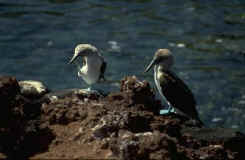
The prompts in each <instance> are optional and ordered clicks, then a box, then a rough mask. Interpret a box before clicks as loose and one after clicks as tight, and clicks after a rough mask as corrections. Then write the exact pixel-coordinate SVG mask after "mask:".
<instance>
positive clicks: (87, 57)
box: [69, 44, 106, 91]
mask: <svg viewBox="0 0 245 160" xmlns="http://www.w3.org/2000/svg"><path fill="white" fill-rule="evenodd" d="M79 56H80V57H82V66H81V64H80V63H81V62H77V61H76V62H77V63H76V65H77V67H78V76H79V77H82V78H83V80H84V81H85V82H86V83H87V84H88V85H89V88H88V91H91V85H92V84H94V83H97V82H99V81H100V80H105V77H104V73H105V69H106V62H105V61H104V58H103V57H102V55H101V54H100V53H99V52H98V49H97V48H96V47H94V46H92V45H90V44H78V45H77V46H76V48H75V52H74V55H73V57H72V59H71V60H70V62H69V64H71V63H73V62H74V61H75V60H76V59H77V58H78V57H79Z"/></svg>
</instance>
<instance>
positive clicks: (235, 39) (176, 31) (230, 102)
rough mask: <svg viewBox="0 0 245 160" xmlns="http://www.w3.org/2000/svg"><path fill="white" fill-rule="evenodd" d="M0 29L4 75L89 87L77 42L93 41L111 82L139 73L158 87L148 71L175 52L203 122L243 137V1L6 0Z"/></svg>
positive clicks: (0, 5)
mask: <svg viewBox="0 0 245 160" xmlns="http://www.w3.org/2000/svg"><path fill="white" fill-rule="evenodd" d="M0 24H1V25H0V54H1V59H0V63H1V65H0V74H2V75H13V76H16V77H17V79H18V80H26V79H34V80H41V81H43V82H45V83H46V84H47V85H48V86H49V88H51V89H53V90H57V89H65V88H78V87H80V88H84V87H86V84H85V83H84V82H83V81H82V80H79V79H78V78H77V77H76V75H77V74H76V68H75V67H74V66H72V65H67V62H68V60H69V59H70V58H71V56H72V54H73V49H74V47H75V45H76V44H78V43H91V44H94V45H96V46H97V47H98V48H99V49H100V50H101V51H102V53H103V55H104V57H105V59H106V61H107V62H108V68H107V72H106V76H107V77H108V79H111V80H120V79H121V78H122V77H124V76H126V75H136V76H137V77H138V78H140V79H142V80H143V79H146V80H148V81H150V82H151V83H152V85H153V73H152V72H149V73H147V74H143V73H142V72H143V70H144V67H145V66H146V65H147V64H148V63H149V62H150V60H151V58H152V56H153V54H154V52H155V51H156V50H157V49H158V48H169V49H170V50H171V51H172V52H173V53H174V56H175V60H176V64H175V67H174V71H176V73H177V74H178V75H179V77H181V78H182V79H183V80H184V81H185V82H186V83H187V84H188V85H189V86H190V88H191V90H192V91H193V93H194V94H195V97H196V100H197V103H198V106H197V108H198V111H199V113H200V116H201V119H203V121H204V122H205V123H206V124H208V125H209V126H223V127H229V128H238V129H240V130H242V131H245V2H244V1H243V0H234V1H228V0H219V1H208V0H198V1H197V0H196V1H193V0H182V1H178V0H154V1H153V0H134V1H129V0H103V1H102V0H82V1H81V0H36V1H32V0H21V1H19V0H11V1H8V0H0ZM102 89H108V87H107V86H102ZM109 89H111V90H113V89H115V87H114V88H113V87H110V88H109Z"/></svg>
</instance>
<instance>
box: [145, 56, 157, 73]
mask: <svg viewBox="0 0 245 160" xmlns="http://www.w3.org/2000/svg"><path fill="white" fill-rule="evenodd" d="M155 63H156V58H153V59H152V61H151V63H150V64H149V65H148V66H147V67H146V69H145V71H144V73H146V72H148V71H149V70H150V69H151V67H152V66H153V65H154V64H155Z"/></svg>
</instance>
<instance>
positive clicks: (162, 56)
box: [145, 49, 174, 72]
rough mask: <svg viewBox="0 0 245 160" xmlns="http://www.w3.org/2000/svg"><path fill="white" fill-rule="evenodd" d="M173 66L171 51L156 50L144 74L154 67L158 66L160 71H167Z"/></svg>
mask: <svg viewBox="0 0 245 160" xmlns="http://www.w3.org/2000/svg"><path fill="white" fill-rule="evenodd" d="M173 64H174V58H173V55H172V53H171V51H170V50H168V49H158V50H157V51H156V52H155V55H154V57H153V59H152V61H151V63H150V64H149V65H148V66H147V67H146V69H145V72H148V71H149V70H150V69H151V67H152V66H154V65H160V66H161V67H162V69H164V70H169V69H170V68H171V66H172V65H173Z"/></svg>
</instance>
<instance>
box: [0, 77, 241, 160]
mask: <svg viewBox="0 0 245 160" xmlns="http://www.w3.org/2000/svg"><path fill="white" fill-rule="evenodd" d="M0 99H1V103H2V104H4V105H1V108H2V111H1V112H0V114H1V117H0V118H1V119H2V120H1V121H0V158H4V157H10V158H12V157H13V155H15V156H14V158H15V157H17V158H23V157H24V158H26V157H30V158H34V159H52V158H55V159H61V158H66V159H71V158H97V159H98V158H100V159H166V160H167V159H169V160H170V159H171V160H172V159H173V160H175V159H176V160H188V159H190V160H196V159H204V160H223V159H235V160H237V159H244V156H245V152H244V151H243V146H244V144H245V135H244V134H242V133H240V132H236V131H234V130H232V129H224V128H205V127H203V128H200V127H199V126H197V125H195V124H193V123H192V121H191V120H189V119H188V118H186V117H183V116H181V115H176V114H170V115H159V114H158V113H159V109H160V108H161V107H162V106H161V104H160V101H158V100H155V96H154V92H153V90H152V89H151V87H150V85H149V83H148V82H146V81H143V82H142V81H139V80H138V79H137V78H136V77H134V76H133V77H126V78H124V79H123V80H122V81H121V89H120V91H119V92H115V93H110V94H109V95H106V96H101V95H95V94H85V93H83V92H80V90H74V89H72V90H65V91H57V92H52V93H49V94H46V95H45V96H43V97H42V98H40V99H34V100H33V99H27V98H26V97H24V96H23V95H21V92H20V88H19V85H18V82H17V81H16V79H15V78H13V77H0ZM4 120H5V121H4Z"/></svg>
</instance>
